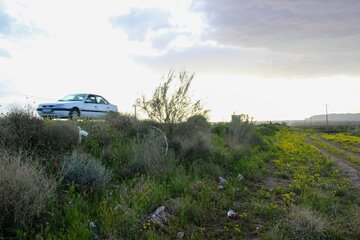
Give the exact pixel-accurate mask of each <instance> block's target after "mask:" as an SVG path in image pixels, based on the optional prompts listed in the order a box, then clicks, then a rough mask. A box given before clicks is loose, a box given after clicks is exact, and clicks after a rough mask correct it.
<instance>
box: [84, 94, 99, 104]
mask: <svg viewBox="0 0 360 240" xmlns="http://www.w3.org/2000/svg"><path fill="white" fill-rule="evenodd" d="M86 100H90V102H91V103H97V101H96V97H95V96H94V95H89V96H88V97H87V98H86Z"/></svg>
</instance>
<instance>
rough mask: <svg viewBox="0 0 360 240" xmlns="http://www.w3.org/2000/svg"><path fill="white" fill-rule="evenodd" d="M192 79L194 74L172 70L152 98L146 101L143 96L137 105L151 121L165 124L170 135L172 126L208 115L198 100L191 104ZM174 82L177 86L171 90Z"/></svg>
mask: <svg viewBox="0 0 360 240" xmlns="http://www.w3.org/2000/svg"><path fill="white" fill-rule="evenodd" d="M193 78H194V73H192V74H189V73H188V72H186V71H182V72H180V73H179V74H176V73H175V71H174V70H170V71H169V73H168V75H167V77H166V79H165V82H164V83H162V84H160V85H159V86H158V87H157V88H156V89H155V92H154V94H153V96H152V98H151V99H147V98H146V97H145V96H144V95H143V96H142V97H140V98H138V99H137V105H138V106H139V107H140V108H141V109H142V110H143V111H144V112H145V113H146V114H147V115H148V117H149V118H150V119H151V120H154V121H156V122H159V123H164V124H166V126H167V127H168V129H167V130H169V131H170V134H171V130H172V126H173V125H174V124H176V123H181V122H185V121H186V120H187V119H188V118H190V117H193V116H196V115H202V116H206V114H207V113H208V110H204V109H203V107H202V104H201V102H200V100H197V101H195V102H193V101H192V100H191V98H190V96H189V88H190V85H191V82H192V80H193ZM175 80H178V82H179V85H178V86H176V87H175V88H172V84H173V83H174V82H175ZM172 90H173V91H172Z"/></svg>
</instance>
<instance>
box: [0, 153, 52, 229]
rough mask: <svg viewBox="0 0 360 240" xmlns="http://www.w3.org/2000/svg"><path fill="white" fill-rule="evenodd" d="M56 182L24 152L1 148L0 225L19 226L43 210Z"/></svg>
mask: <svg viewBox="0 0 360 240" xmlns="http://www.w3.org/2000/svg"><path fill="white" fill-rule="evenodd" d="M55 187H56V184H55V182H54V181H53V180H51V179H49V178H48V177H47V176H46V174H45V172H44V171H43V170H42V169H41V168H40V166H39V165H38V164H36V163H34V162H33V161H30V159H29V158H28V157H26V156H25V155H23V154H13V153H9V152H7V151H5V150H4V149H0V212H1V216H0V224H1V225H3V226H4V225H5V226H6V225H13V224H15V225H22V226H25V225H26V224H27V223H29V222H31V220H32V219H33V218H34V217H35V216H37V215H39V214H40V213H41V212H43V211H44V210H45V209H46V207H47V203H48V201H49V199H50V198H51V197H52V196H53V194H54V190H55Z"/></svg>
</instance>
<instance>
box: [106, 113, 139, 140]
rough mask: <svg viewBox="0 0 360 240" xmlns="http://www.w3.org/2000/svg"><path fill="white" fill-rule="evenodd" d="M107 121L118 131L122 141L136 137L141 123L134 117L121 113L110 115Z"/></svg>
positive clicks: (107, 116)
mask: <svg viewBox="0 0 360 240" xmlns="http://www.w3.org/2000/svg"><path fill="white" fill-rule="evenodd" d="M105 120H106V123H108V124H109V125H110V126H111V127H112V128H113V129H115V130H116V133H117V134H118V135H119V137H120V138H121V139H124V138H132V137H135V136H136V134H137V129H138V127H139V125H140V122H139V121H137V120H136V119H135V118H134V117H132V116H130V115H126V114H121V113H109V114H107V115H106V118H105Z"/></svg>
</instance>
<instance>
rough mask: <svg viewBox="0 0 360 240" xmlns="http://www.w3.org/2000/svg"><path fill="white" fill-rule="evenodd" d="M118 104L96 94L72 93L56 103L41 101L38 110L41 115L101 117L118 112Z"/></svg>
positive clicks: (53, 116)
mask: <svg viewBox="0 0 360 240" xmlns="http://www.w3.org/2000/svg"><path fill="white" fill-rule="evenodd" d="M117 111H118V109H117V106H116V105H114V104H111V103H109V101H107V100H106V99H105V98H104V97H102V96H99V95H96V94H88V93H81V94H70V95H67V96H66V97H64V98H62V99H60V100H58V101H57V102H54V103H41V104H39V106H38V107H37V112H38V113H39V115H40V116H41V117H45V118H46V117H48V118H70V119H77V118H79V117H90V118H93V117H101V116H104V115H106V114H107V113H109V112H117Z"/></svg>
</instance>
